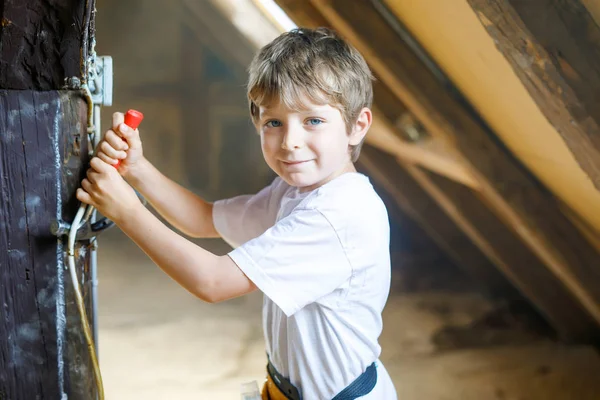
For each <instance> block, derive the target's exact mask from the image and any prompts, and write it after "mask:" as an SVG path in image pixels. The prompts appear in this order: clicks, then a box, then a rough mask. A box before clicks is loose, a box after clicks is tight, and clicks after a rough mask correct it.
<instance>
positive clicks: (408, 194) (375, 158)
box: [358, 145, 516, 297]
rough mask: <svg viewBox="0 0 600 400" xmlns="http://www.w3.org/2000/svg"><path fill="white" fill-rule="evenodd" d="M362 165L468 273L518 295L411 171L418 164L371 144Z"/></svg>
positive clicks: (490, 289)
mask: <svg viewBox="0 0 600 400" xmlns="http://www.w3.org/2000/svg"><path fill="white" fill-rule="evenodd" d="M358 165H359V167H362V168H363V169H364V170H365V171H366V173H367V174H368V175H369V176H370V177H371V179H373V180H374V181H375V182H377V183H378V184H379V185H380V186H381V187H382V188H383V189H384V190H385V191H386V192H387V193H388V194H389V195H390V196H391V198H392V199H393V200H394V201H395V203H396V204H397V205H398V207H399V208H400V209H401V210H402V211H403V212H404V213H405V214H406V215H408V216H410V217H411V218H412V219H413V220H414V221H416V222H417V223H418V224H419V225H420V226H421V228H422V229H423V230H424V231H425V232H426V233H427V234H428V235H429V237H430V238H431V239H432V240H433V241H434V242H435V243H436V244H437V245H438V247H439V248H440V249H441V250H442V251H443V252H444V253H445V254H446V255H447V256H448V257H449V258H450V259H451V260H452V261H454V262H455V263H456V265H457V266H458V267H459V268H461V269H463V270H464V272H465V273H467V274H468V275H469V276H471V277H473V278H475V279H477V280H478V281H479V282H480V283H482V284H483V285H484V286H485V287H486V289H487V290H488V292H490V293H492V294H497V295H502V296H507V295H511V296H513V297H514V296H516V294H514V289H512V288H511V287H510V286H509V283H508V282H507V280H506V279H505V278H504V277H503V276H502V275H500V273H499V272H498V270H497V269H496V268H495V267H494V264H493V263H492V261H490V259H489V257H488V256H487V255H486V253H485V252H484V251H482V250H481V249H480V248H479V246H477V245H475V244H474V242H473V240H471V238H470V237H469V236H468V235H466V234H465V233H464V232H463V229H462V228H460V227H459V226H458V224H457V223H456V220H455V219H454V218H452V217H451V216H449V215H448V213H447V212H446V211H445V210H444V209H443V208H442V207H440V205H439V204H438V202H437V201H436V200H434V199H433V198H432V197H431V196H430V195H429V194H428V193H427V191H426V190H424V189H423V188H422V187H421V186H422V185H421V184H420V183H419V182H418V181H417V179H415V177H414V176H412V174H411V173H409V172H407V170H408V169H410V168H414V167H411V166H410V165H409V164H407V163H406V162H405V161H403V160H398V159H395V158H394V156H393V155H392V154H389V153H386V152H384V151H381V150H379V149H377V148H376V147H374V146H371V145H365V146H364V147H363V149H362V151H361V155H360V158H359V160H358Z"/></svg>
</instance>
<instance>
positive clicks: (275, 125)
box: [265, 119, 281, 128]
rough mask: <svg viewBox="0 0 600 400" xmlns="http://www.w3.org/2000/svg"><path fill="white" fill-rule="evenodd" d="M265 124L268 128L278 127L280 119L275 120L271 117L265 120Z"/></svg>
mask: <svg viewBox="0 0 600 400" xmlns="http://www.w3.org/2000/svg"><path fill="white" fill-rule="evenodd" d="M265 125H266V126H268V127H269V128H279V127H280V126H281V121H277V120H276V119H273V120H271V121H269V122H267V123H266V124H265Z"/></svg>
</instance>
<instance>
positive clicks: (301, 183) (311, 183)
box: [280, 174, 321, 190]
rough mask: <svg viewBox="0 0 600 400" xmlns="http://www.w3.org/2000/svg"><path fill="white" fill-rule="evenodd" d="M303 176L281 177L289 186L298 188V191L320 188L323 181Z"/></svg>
mask: <svg viewBox="0 0 600 400" xmlns="http://www.w3.org/2000/svg"><path fill="white" fill-rule="evenodd" d="M302 175H303V174H284V175H280V176H281V179H283V180H284V181H285V182H286V183H287V184H288V185H290V186H293V187H297V188H298V189H301V190H302V189H303V188H308V189H314V188H316V187H319V182H320V181H321V179H318V178H317V177H309V176H302Z"/></svg>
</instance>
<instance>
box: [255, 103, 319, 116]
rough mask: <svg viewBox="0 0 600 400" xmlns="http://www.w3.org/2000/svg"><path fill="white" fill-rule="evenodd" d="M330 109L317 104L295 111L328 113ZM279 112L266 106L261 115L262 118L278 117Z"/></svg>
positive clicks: (304, 113)
mask: <svg viewBox="0 0 600 400" xmlns="http://www.w3.org/2000/svg"><path fill="white" fill-rule="evenodd" d="M328 111H329V110H328V109H325V108H324V106H316V107H310V108H307V109H303V110H295V111H293V112H294V113H297V114H300V115H310V114H314V113H326V112H328ZM276 114H277V113H276V112H274V111H273V109H269V108H265V111H264V112H260V113H259V116H260V118H265V117H272V118H276V117H277V115H276Z"/></svg>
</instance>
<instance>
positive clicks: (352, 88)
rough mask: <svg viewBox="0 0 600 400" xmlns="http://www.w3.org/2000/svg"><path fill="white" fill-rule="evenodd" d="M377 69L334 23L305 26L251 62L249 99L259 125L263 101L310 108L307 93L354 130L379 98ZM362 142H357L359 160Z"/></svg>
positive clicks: (353, 156) (279, 39)
mask: <svg viewBox="0 0 600 400" xmlns="http://www.w3.org/2000/svg"><path fill="white" fill-rule="evenodd" d="M372 80H373V75H372V74H371V71H370V69H369V67H368V65H367V63H366V61H365V59H364V58H363V57H362V55H361V54H360V53H359V52H358V50H356V49H355V48H354V47H352V46H351V45H350V44H348V43H347V42H346V41H344V40H343V39H342V38H340V37H339V36H338V35H336V33H335V32H334V31H332V30H331V29H328V28H317V29H305V28H299V29H294V30H292V31H289V32H286V33H283V34H282V35H280V36H279V37H277V38H276V39H275V40H273V41H272V42H271V43H269V44H267V45H266V46H264V47H263V48H262V49H261V50H260V51H259V52H258V53H257V54H256V56H255V57H254V59H253V60H252V63H251V64H250V67H249V78H248V101H249V103H250V115H251V116H252V120H253V122H254V124H255V125H256V124H257V122H258V118H259V107H260V106H268V105H270V104H274V103H277V102H280V101H281V102H283V104H284V105H285V106H286V107H288V108H291V109H296V110H300V109H303V108H304V105H303V104H302V99H306V98H307V99H308V100H310V101H311V102H313V103H315V104H329V105H330V106H332V107H335V108H337V109H338V110H339V111H340V113H341V114H342V118H343V119H344V122H345V124H346V130H347V132H348V133H350V132H351V129H352V126H353V125H354V124H355V123H356V120H357V119H358V116H359V114H360V111H361V110H362V109H363V108H364V107H371V104H372V102H373V85H372ZM361 146H362V142H361V143H360V144H358V145H356V146H351V159H352V161H353V162H355V161H356V160H357V159H358V156H359V154H360V148H361Z"/></svg>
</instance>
